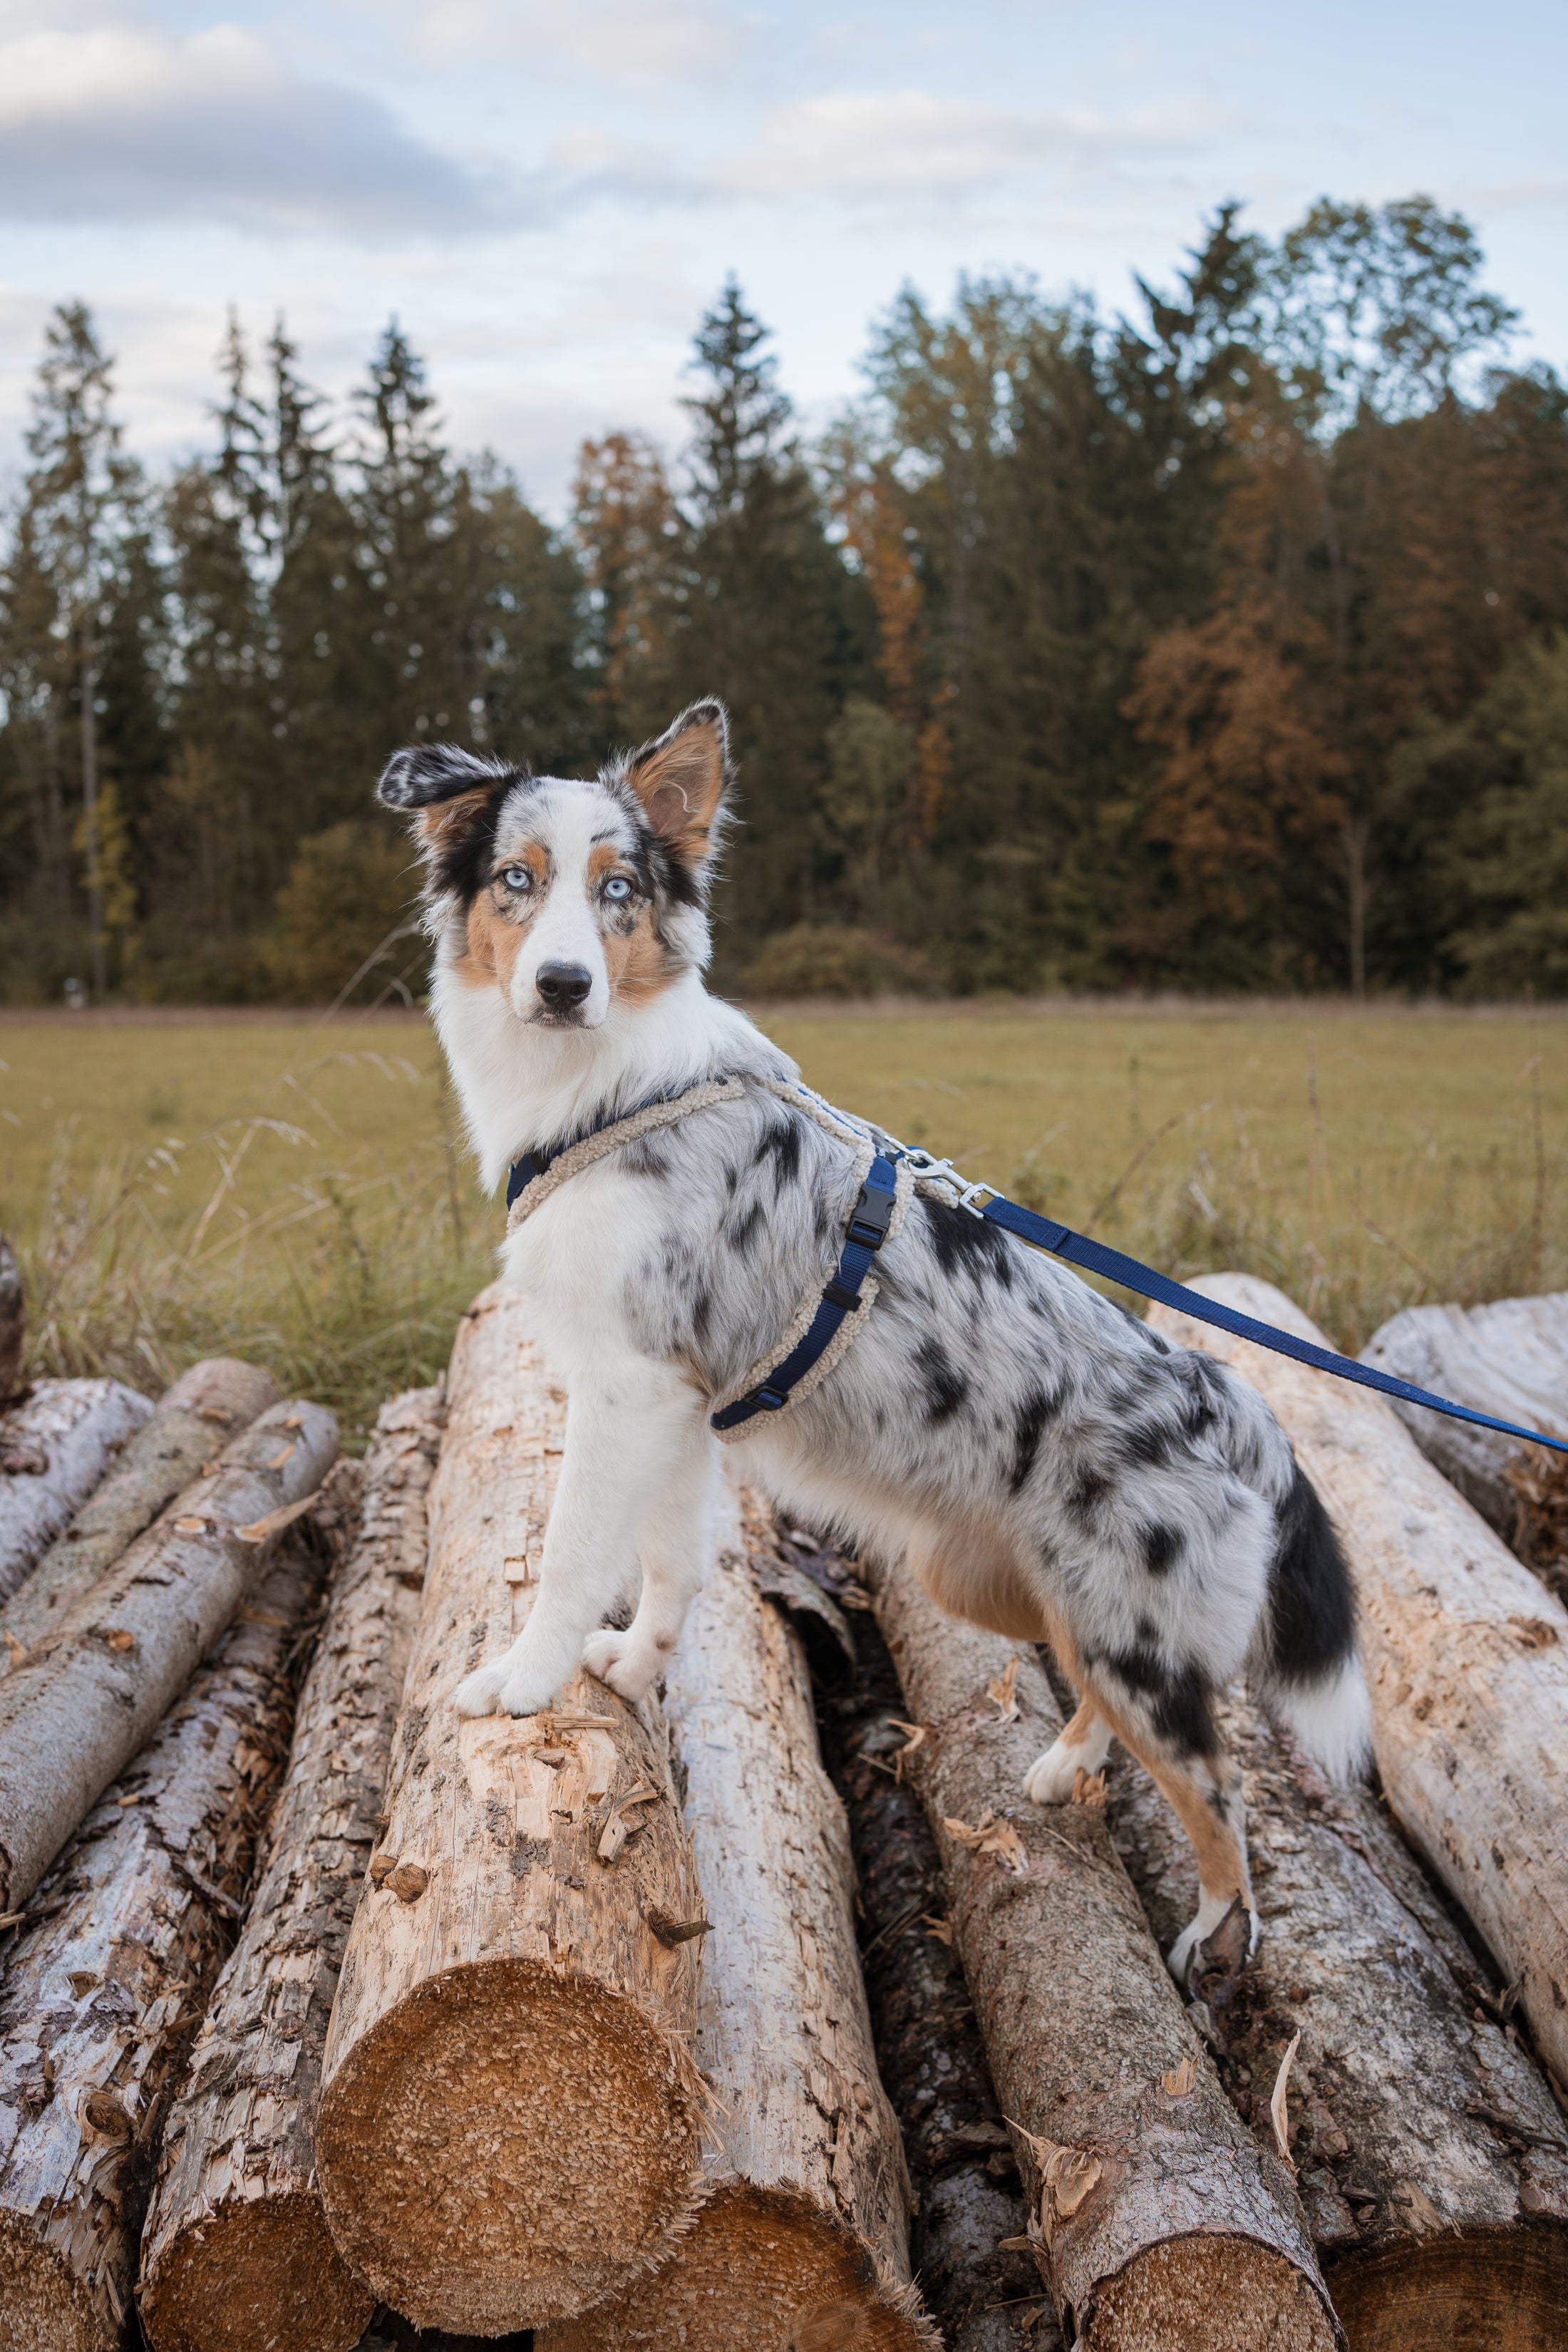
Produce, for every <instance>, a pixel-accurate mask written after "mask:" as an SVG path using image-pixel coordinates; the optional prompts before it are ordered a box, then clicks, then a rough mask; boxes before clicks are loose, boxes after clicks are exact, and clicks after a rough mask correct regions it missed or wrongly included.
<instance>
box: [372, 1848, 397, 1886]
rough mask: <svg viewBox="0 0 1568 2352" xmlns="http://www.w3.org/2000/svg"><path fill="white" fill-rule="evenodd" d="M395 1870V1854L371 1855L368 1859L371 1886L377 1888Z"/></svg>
mask: <svg viewBox="0 0 1568 2352" xmlns="http://www.w3.org/2000/svg"><path fill="white" fill-rule="evenodd" d="M396 1868H397V1856H396V1855H395V1853H373V1854H372V1855H371V1858H370V1883H371V1885H373V1886H379V1885H381V1883H382V1880H383V1879H384V1878H390V1877H391V1876H392V1874H393V1872H394V1871H395V1869H396Z"/></svg>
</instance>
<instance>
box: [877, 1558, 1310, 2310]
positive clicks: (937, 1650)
mask: <svg viewBox="0 0 1568 2352" xmlns="http://www.w3.org/2000/svg"><path fill="white" fill-rule="evenodd" d="M875 1594H876V1605H877V1615H878V1621H879V1623H880V1625H881V1628H882V1632H883V1633H884V1635H885V1637H886V1639H887V1643H888V1646H889V1649H890V1650H891V1652H892V1654H893V1661H894V1664H895V1665H896V1666H897V1668H898V1671H899V1678H900V1682H901V1683H902V1685H903V1689H904V1696H905V1698H906V1700H907V1701H908V1704H909V1712H910V1718H911V1719H912V1720H913V1721H914V1722H915V1723H916V1725H917V1726H918V1727H920V1733H921V1736H920V1737H919V1738H918V1739H917V1740H915V1741H914V1742H912V1743H911V1745H910V1748H909V1751H908V1755H907V1760H906V1762H905V1764H904V1769H905V1771H906V1772H907V1773H908V1774H910V1775H911V1776H912V1778H913V1782H914V1785H915V1787H916V1788H917V1789H918V1790H919V1792H920V1794H921V1799H922V1801H923V1802H924V1804H925V1808H926V1812H927V1817H928V1819H929V1820H930V1822H931V1828H932V1831H933V1832H934V1833H935V1836H936V1841H937V1846H938V1850H939V1852H940V1853H941V1854H942V1868H943V1873H944V1875H945V1877H946V1881H947V1888H948V1922H949V1925H950V1927H951V1930H952V1937H953V1940H954V1943H955V1945H956V1947H957V1949H958V1951H959V1953H960V1955H961V1957H962V1958H963V1972H964V1975H965V1977H966V1979H967V1980H968V1984H969V1990H970V1995H971V1998H972V1999H973V2002H974V2006H975V2011H976V2014H977V2015H978V2017H979V2020H980V2024H981V2030H982V2032H984V2037H985V2046H986V2050H987V2052H988V2053H989V2055H990V2060H991V2069H992V2073H993V2074H994V2077H995V2082H996V2089H997V2094H998V2095H999V2097H1000V2099H1001V2102H1002V2107H1003V2112H1004V2114H1005V2116H1006V2117H1007V2119H1008V2121H1009V2123H1010V2124H1011V2125H1012V2126H1014V2128H1015V2147H1016V2154H1017V2158H1018V2162H1019V2165H1020V2168H1021V2169H1022V2171H1023V2173H1024V2177H1025V2179H1026V2184H1027V2186H1028V2188H1029V2190H1030V2195H1031V2198H1032V2200H1033V2201H1034V2203H1035V2206H1036V2209H1037V2215H1038V2221H1037V2229H1038V2254H1039V2260H1040V2266H1041V2275H1042V2277H1043V2278H1044V2279H1045V2281H1046V2284H1047V2286H1048V2288H1049V2290H1050V2293H1051V2295H1052V2298H1053V2300H1054V2302H1055V2304H1056V2306H1057V2312H1058V2318H1059V2319H1060V2322H1061V2329H1062V2336H1063V2339H1064V2341H1065V2342H1067V2343H1068V2344H1073V2343H1075V2342H1076V2343H1081V2344H1082V2345H1083V2347H1085V2352H1255V2347H1258V2346H1260V2345H1267V2346H1269V2347H1274V2352H1306V2347H1309V2346H1310V2347H1313V2352H1328V2347H1331V2346H1332V2345H1333V2344H1334V2343H1335V2342H1336V2340H1337V2331H1336V2328H1335V2325H1334V2321H1333V2318H1332V2316H1331V2312H1330V2309H1329V2304H1328V2297H1327V2295H1326V2294H1325V2292H1324V2288H1323V2284H1322V2279H1321V2274H1320V2272H1319V2267H1318V2263H1317V2260H1316V2257H1315V2255H1314V2252H1313V2249H1312V2242H1311V2238H1310V2233H1309V2231H1308V2229H1307V2225H1306V2222H1305V2220H1304V2217H1303V2215H1302V2213H1301V2210H1300V2205H1299V2204H1298V2202H1297V2199H1296V2195H1295V2191H1294V2189H1293V2188H1292V2186H1291V2181H1290V2177H1289V2173H1288V2171H1287V2170H1286V2168H1285V2166H1284V2164H1283V2163H1282V2162H1281V2160H1280V2158H1279V2156H1278V2155H1276V2154H1275V2153H1274V2151H1273V2150H1272V2149H1270V2148H1266V2147H1260V2146H1259V2145H1258V2142H1257V2141H1256V2140H1255V2139H1254V2138H1253V2137H1252V2136H1251V2135H1250V2134H1249V2133H1248V2132H1247V2129H1246V2127H1245V2126H1244V2125H1243V2124H1242V2122H1241V2120H1240V2118H1239V2116H1237V2113H1236V2111H1235V2109H1234V2108H1233V2107H1232V2105H1230V2102H1229V2100H1228V2099H1227V2098H1226V2095H1225V2092H1224V2091H1223V2089H1222V2088H1221V2086H1220V2084H1219V2081H1218V2079H1217V2077H1216V2075H1215V2071H1214V2068H1213V2066H1212V2064H1211V2063H1210V2061H1209V2058H1208V2055H1207V2053H1206V2052H1205V2049H1204V2047H1203V2045H1202V2043H1201V2042H1199V2040H1198V2037H1197V2035H1196V2033H1195V2032H1194V2028H1193V2026H1192V2024H1191V2023H1190V2022H1189V2021H1188V2019H1187V2017H1186V2015H1185V2014H1184V2010H1183V2005H1182V2001H1181V1999H1180V1997H1179V1995H1178V1994H1177V1992H1176V1990H1175V1987H1174V1985H1173V1983H1172V1981H1171V1978H1170V1975H1169V1972H1168V1971H1167V1969H1166V1967H1165V1964H1164V1961H1163V1959H1162V1958H1161V1956H1160V1953H1159V1950H1158V1949H1157V1948H1156V1946H1155V1943H1154V1939H1153V1937H1152V1935H1151V1934H1150V1932H1149V1928H1148V1926H1147V1923H1146V1922H1145V1920H1144V1917H1143V1914H1142V1910H1141V1909H1140V1907H1139V1903H1138V1898H1137V1895H1135V1894H1134V1893H1133V1891H1132V1887H1131V1884H1130V1882H1129V1880H1128V1877H1127V1874H1126V1872H1125V1871H1124V1870H1123V1869H1122V1866H1121V1862H1120V1860H1119V1859H1118V1857H1117V1854H1116V1853H1115V1850H1114V1848H1113V1847H1112V1845H1111V1843H1110V1835H1109V1832H1108V1831H1107V1829H1106V1825H1105V1816H1104V1813H1103V1811H1101V1810H1099V1809H1097V1808H1096V1807H1094V1806H1093V1805H1085V1804H1073V1805H1063V1806H1060V1807H1055V1808H1051V1809H1040V1808H1037V1807H1035V1806H1033V1805H1031V1804H1029V1803H1028V1802H1027V1801H1026V1799H1025V1797H1024V1795H1023V1780H1024V1774H1025V1772H1026V1770H1027V1769H1028V1767H1029V1766H1030V1765H1031V1764H1032V1763H1033V1762H1034V1760H1035V1759H1036V1757H1037V1756H1038V1755H1039V1753H1040V1751H1041V1749H1042V1748H1046V1747H1047V1746H1048V1745H1049V1743H1050V1742H1051V1741H1052V1740H1053V1739H1054V1738H1056V1737H1057V1735H1058V1733H1059V1731H1060V1730H1061V1728H1062V1717H1061V1712H1060V1709H1059V1708H1058V1706H1057V1704H1056V1701H1055V1698H1054V1697H1053V1696H1052V1694H1051V1690H1050V1686H1049V1685H1048V1683H1047V1679H1046V1675H1045V1671H1044V1669H1043V1667H1042V1666H1041V1664H1040V1663H1039V1660H1038V1659H1037V1657H1036V1656H1035V1654H1034V1653H1033V1652H1032V1651H1030V1650H1026V1649H1022V1648H1020V1647H1019V1646H1018V1645H1017V1644H1016V1643H1012V1642H1009V1641H1006V1640H1005V1639H1004V1638H1003V1637H1002V1636H1000V1635H998V1634H993V1633H982V1632H980V1631H979V1630H978V1629H977V1628H975V1627H973V1626H970V1625H961V1624H959V1623H957V1622H954V1620H953V1619H952V1618H950V1617H946V1616H944V1615H943V1614H942V1612H941V1611H940V1610H939V1609H938V1608H937V1606H936V1604H935V1603H934V1601H931V1600H930V1599H929V1597H928V1596H927V1594H926V1593H925V1591H923V1589H922V1588H921V1586H920V1585H919V1584H918V1583H917V1582H916V1580H914V1578H913V1577H912V1576H911V1575H910V1572H909V1570H908V1569H907V1568H900V1569H898V1570H892V1571H889V1572H886V1573H881V1574H879V1575H877V1577H876V1580H875Z"/></svg>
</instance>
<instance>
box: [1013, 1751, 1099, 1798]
mask: <svg viewBox="0 0 1568 2352" xmlns="http://www.w3.org/2000/svg"><path fill="white" fill-rule="evenodd" d="M1087 1752H1088V1751H1087V1750H1086V1749H1084V1748H1068V1747H1066V1746H1065V1745H1064V1744H1063V1742H1062V1741H1061V1740H1059V1739H1058V1740H1056V1741H1055V1742H1053V1744H1052V1745H1051V1746H1050V1747H1049V1748H1047V1750H1046V1752H1045V1754H1044V1755H1043V1756H1037V1757H1036V1759H1035V1760H1034V1762H1033V1763H1032V1764H1031V1765H1030V1767H1029V1769H1028V1770H1027V1771H1026V1773H1025V1775H1024V1794H1025V1796H1026V1797H1027V1799H1028V1800H1029V1802H1030V1804H1031V1805H1065V1804H1067V1803H1068V1801H1069V1800H1070V1798H1071V1796H1072V1792H1073V1783H1074V1782H1075V1781H1076V1780H1077V1779H1078V1776H1079V1772H1080V1771H1081V1770H1082V1769H1083V1766H1084V1761H1085V1758H1086V1755H1087Z"/></svg>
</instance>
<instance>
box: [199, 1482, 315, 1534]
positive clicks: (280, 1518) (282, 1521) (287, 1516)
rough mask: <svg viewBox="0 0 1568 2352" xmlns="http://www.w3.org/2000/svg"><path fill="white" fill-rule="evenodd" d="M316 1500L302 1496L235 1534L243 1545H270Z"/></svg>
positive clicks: (303, 1514)
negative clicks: (275, 1537)
mask: <svg viewBox="0 0 1568 2352" xmlns="http://www.w3.org/2000/svg"><path fill="white" fill-rule="evenodd" d="M315 1499H316V1496H315V1494H314V1492H312V1493H310V1494H309V1495H301V1496H300V1499H299V1501H298V1502H297V1503H285V1504H284V1505H283V1507H281V1509H279V1510H276V1511H268V1513H267V1516H266V1517H265V1518H260V1519H252V1521H251V1522H250V1525H249V1526H248V1527H247V1528H236V1529H235V1531H234V1532H235V1534H236V1535H237V1537H238V1538H239V1540H240V1542H241V1543H247V1544H264V1543H270V1542H271V1540H272V1538H273V1537H274V1536H280V1535H281V1534H282V1532H283V1530H284V1528H291V1527H292V1526H293V1524H294V1522H295V1520H296V1519H302V1518H303V1517H304V1516H305V1514H306V1512H307V1511H308V1510H309V1509H310V1506H311V1504H312V1503H313V1502H314V1501H315ZM174 1524H175V1526H176V1527H178V1526H180V1525H181V1524H182V1522H181V1521H179V1520H177V1519H176V1521H175V1522H174Z"/></svg>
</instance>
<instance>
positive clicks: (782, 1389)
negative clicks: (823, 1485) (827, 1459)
mask: <svg viewBox="0 0 1568 2352" xmlns="http://www.w3.org/2000/svg"><path fill="white" fill-rule="evenodd" d="M897 1188H898V1175H897V1171H896V1170H895V1168H894V1165H893V1161H892V1160H891V1159H890V1158H889V1156H888V1155H887V1154H886V1153H884V1152H880V1151H879V1152H878V1153H877V1155H876V1157H875V1158H874V1159H873V1160H872V1162H871V1165H870V1167H869V1169H868V1171H867V1175H866V1181H865V1182H864V1183H863V1184H862V1185H861V1187H860V1191H859V1193H858V1197H857V1199H856V1202H855V1206H854V1208H853V1209H852V1211H851V1212H850V1216H849V1231H848V1234H847V1238H846V1240H845V1244H844V1248H843V1251H842V1253H841V1255H840V1256H839V1260H838V1264H837V1266H836V1267H835V1268H834V1271H833V1279H832V1281H831V1282H829V1283H828V1284H827V1286H826V1288H825V1289H824V1291H823V1294H822V1299H821V1303H820V1305H819V1306H818V1307H817V1310H816V1314H815V1315H814V1316H813V1317H812V1318H811V1323H810V1325H809V1327H808V1328H807V1330H806V1333H805V1338H804V1339H799V1340H797V1341H796V1343H795V1346H794V1347H793V1348H792V1349H790V1351H789V1354H788V1355H787V1356H786V1357H785V1358H784V1361H783V1363H782V1364H775V1365H774V1366H773V1370H772V1371H770V1372H768V1373H766V1374H765V1375H764V1377H763V1379H762V1380H760V1381H758V1383H757V1385H756V1387H755V1388H753V1389H749V1390H748V1391H746V1394H745V1395H744V1396H742V1397H737V1398H736V1400H735V1402H734V1403H733V1404H727V1405H726V1406H725V1407H724V1409H723V1411H722V1412H716V1413H714V1414H712V1415H711V1416H710V1420H711V1425H712V1427H713V1428H714V1429H716V1430H718V1431H720V1432H721V1433H722V1432H724V1431H727V1430H731V1429H739V1428H740V1427H741V1426H742V1423H745V1422H748V1421H752V1420H754V1419H755V1418H756V1416H757V1414H758V1413H760V1412H782V1411H783V1409H784V1406H785V1405H786V1404H787V1403H788V1402H789V1399H790V1391H792V1390H793V1389H795V1388H796V1387H797V1386H798V1385H799V1383H800V1382H801V1381H803V1380H804V1379H805V1375H806V1374H807V1372H809V1371H810V1370H811V1368H812V1366H813V1364H815V1363H817V1362H819V1361H820V1360H821V1359H822V1358H823V1357H824V1356H825V1355H826V1352H827V1350H828V1349H829V1347H830V1346H831V1345H832V1343H833V1340H834V1338H835V1336H836V1335H837V1331H838V1328H839V1326H840V1325H841V1324H842V1322H843V1320H844V1318H845V1317H846V1316H847V1315H849V1314H852V1313H853V1312H854V1310H855V1308H856V1307H858V1305H859V1303H860V1286H861V1284H862V1283H863V1282H864V1281H865V1279H866V1276H868V1274H869V1273H870V1271H871V1266H872V1262H873V1261H874V1259H875V1257H876V1255H877V1252H878V1251H879V1249H880V1248H881V1246H882V1244H883V1243H884V1242H885V1241H886V1239H887V1237H888V1227H889V1224H890V1223H891V1222H892V1215H893V1201H894V1196H895V1193H896V1192H897Z"/></svg>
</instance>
